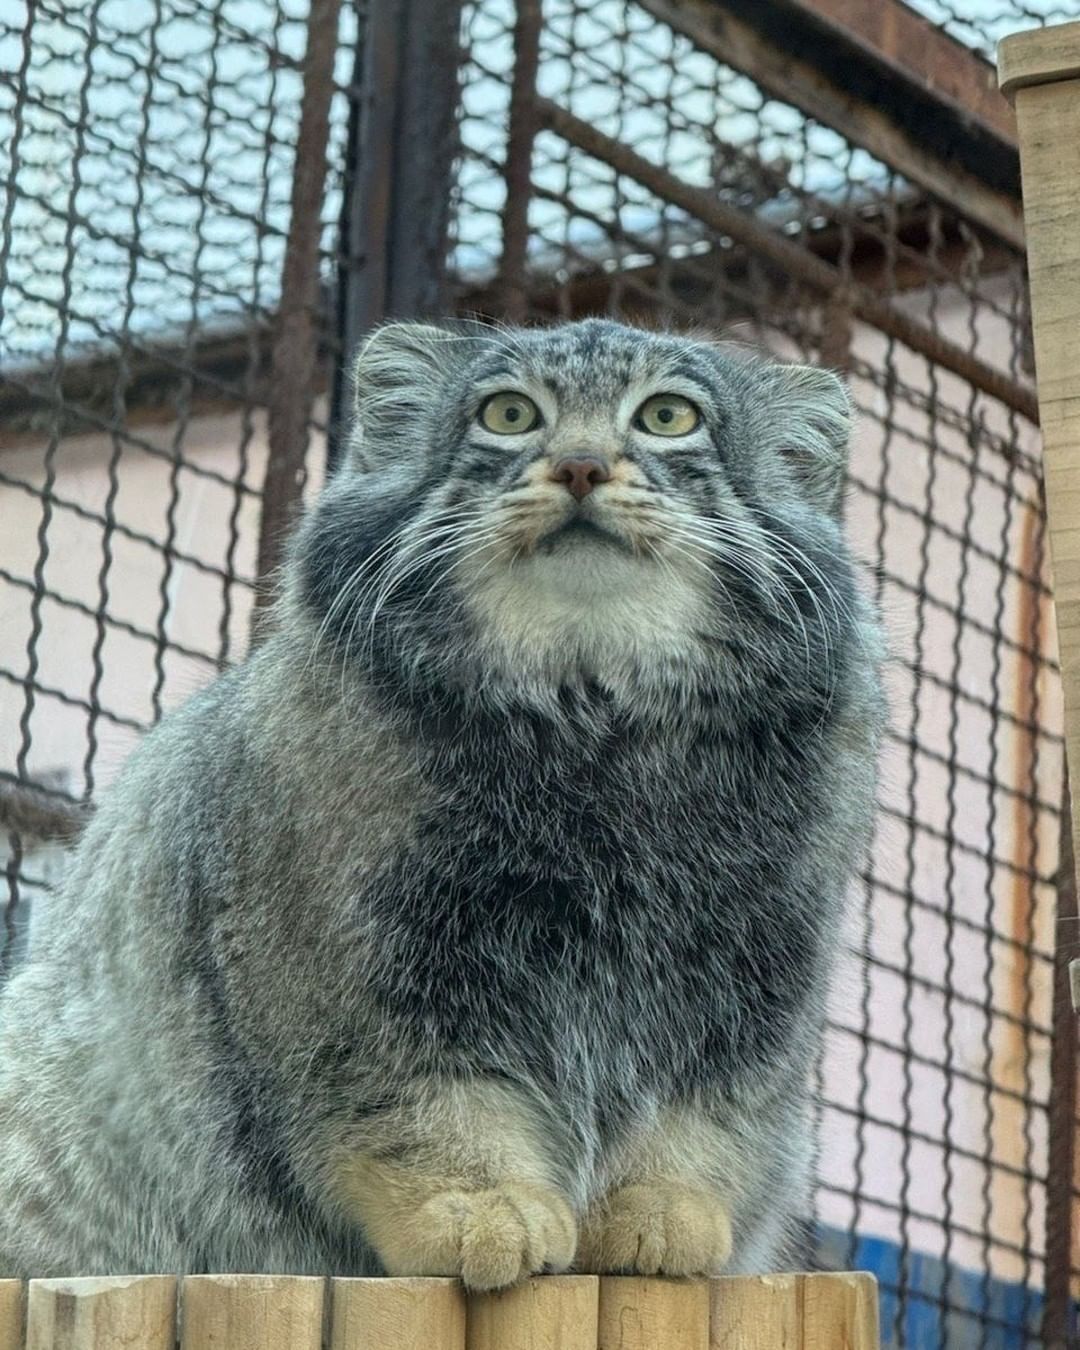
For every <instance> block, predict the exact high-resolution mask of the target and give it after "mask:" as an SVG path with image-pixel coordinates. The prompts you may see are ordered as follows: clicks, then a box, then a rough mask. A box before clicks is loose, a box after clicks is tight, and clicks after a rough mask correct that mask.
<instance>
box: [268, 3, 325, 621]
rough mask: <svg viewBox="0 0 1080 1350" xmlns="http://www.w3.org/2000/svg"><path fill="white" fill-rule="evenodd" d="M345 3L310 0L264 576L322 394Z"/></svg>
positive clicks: (287, 515)
mask: <svg viewBox="0 0 1080 1350" xmlns="http://www.w3.org/2000/svg"><path fill="white" fill-rule="evenodd" d="M340 10H341V0H311V9H310V12H309V15H308V27H307V51H306V53H305V56H304V94H303V99H302V101H301V105H300V130H299V133H298V135H297V141H296V159H295V170H294V173H293V184H292V201H291V212H290V217H289V235H288V241H287V243H286V248H285V265H284V268H283V271H282V278H281V306H280V308H279V310H278V316H277V332H276V334H275V338H274V347H273V354H272V357H271V380H270V403H269V415H268V426H269V440H270V454H269V458H268V460H267V464H266V477H265V479H264V480H263V499H262V520H261V523H260V527H259V550H258V561H257V565H256V571H255V574H256V576H257V577H258V578H259V579H260V580H263V581H265V580H266V578H268V577H269V576H270V575H271V573H272V572H273V571H274V569H275V568H276V567H277V565H278V563H279V561H280V559H281V551H282V548H283V545H284V538H285V533H286V530H287V529H288V527H289V525H290V524H291V522H292V519H293V516H294V514H295V512H296V508H297V505H298V504H299V501H300V494H301V491H302V489H303V473H304V460H305V457H306V455H307V447H308V431H309V425H310V421H311V409H312V404H313V402H314V398H315V375H316V369H315V368H316V354H317V351H318V332H317V328H316V310H317V307H318V306H317V302H318V298H319V237H320V235H321V233H322V214H321V208H322V198H323V190H324V187H325V184H326V146H327V138H328V136H329V131H330V99H331V96H332V94H333V91H334V57H335V55H336V52H337V41H338V16H339V13H340ZM271 594H272V592H271V589H270V588H269V587H267V586H263V587H261V588H260V590H259V591H258V592H257V593H256V597H257V598H256V605H257V606H259V605H263V604H265V603H267V601H268V600H269V599H270V598H271ZM256 618H257V615H256Z"/></svg>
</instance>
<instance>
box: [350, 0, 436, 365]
mask: <svg viewBox="0 0 1080 1350" xmlns="http://www.w3.org/2000/svg"><path fill="white" fill-rule="evenodd" d="M461 8H462V0H439V2H438V3H437V4H427V3H425V2H424V0H380V2H379V3H377V4H375V5H373V6H372V10H371V13H370V15H369V19H368V25H367V36H366V39H365V57H364V80H363V87H364V94H363V98H364V107H363V111H362V114H361V126H360V149H359V158H360V164H359V172H358V173H357V175H356V181H355V184H354V189H353V195H354V200H353V201H352V202H351V203H349V211H350V216H349V219H350V223H351V225H352V227H353V229H354V231H355V234H354V237H353V239H352V240H350V241H349V245H350V253H351V255H352V256H353V257H354V258H356V259H357V260H358V261H359V263H360V266H359V267H358V268H357V271H356V276H355V284H354V286H353V287H352V294H351V295H349V296H348V297H346V306H345V311H346V313H345V317H346V326H345V331H344V333H343V338H344V340H345V341H344V346H345V349H346V350H349V349H350V348H351V347H353V346H355V344H356V341H357V340H358V339H359V337H360V336H361V335H362V334H363V333H364V332H365V331H366V330H367V329H368V328H370V327H371V326H372V325H373V324H376V323H381V322H382V320H383V319H387V318H411V317H416V316H420V315H425V314H428V315H434V314H438V313H441V312H442V311H443V310H444V309H445V308H446V246H447V236H448V229H449V220H450V196H451V191H452V187H453V167H454V159H455V156H456V153H457V147H458V130H457V117H456V113H457V105H458V97H459V90H458V69H459V67H460V64H461V36H460V35H461Z"/></svg>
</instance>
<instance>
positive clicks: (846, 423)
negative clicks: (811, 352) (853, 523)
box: [766, 364, 854, 516]
mask: <svg viewBox="0 0 1080 1350" xmlns="http://www.w3.org/2000/svg"><path fill="white" fill-rule="evenodd" d="M769 369H770V381H771V384H772V397H771V398H770V400H769V404H768V407H767V410H766V411H767V415H768V417H769V426H770V429H771V432H772V434H773V437H774V441H775V444H776V447H777V449H778V451H779V453H780V455H781V456H782V457H783V458H784V459H785V460H786V461H787V463H788V464H789V465H790V466H791V468H792V469H793V470H794V472H795V475H796V478H797V479H798V481H799V483H800V484H801V486H802V488H803V490H804V492H805V493H806V496H807V498H808V499H809V500H810V501H811V502H813V504H814V505H815V506H817V507H819V508H820V509H821V510H823V511H827V512H828V513H829V514H830V515H832V516H840V515H841V514H842V511H843V503H844V476H845V474H846V473H847V466H848V449H849V446H850V443H851V429H852V422H853V413H854V410H853V408H852V404H851V398H850V396H849V395H848V391H847V389H846V387H845V386H844V383H843V381H842V380H841V379H840V377H839V376H838V375H835V374H834V373H833V372H832V371H831V370H822V369H821V368H820V367H819V366H793V365H779V364H778V365H774V366H771V367H770V368H769Z"/></svg>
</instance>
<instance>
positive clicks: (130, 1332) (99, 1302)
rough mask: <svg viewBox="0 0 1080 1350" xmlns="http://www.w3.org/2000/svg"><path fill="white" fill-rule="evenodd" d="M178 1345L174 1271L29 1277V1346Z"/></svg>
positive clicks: (144, 1349) (103, 1349)
mask: <svg viewBox="0 0 1080 1350" xmlns="http://www.w3.org/2000/svg"><path fill="white" fill-rule="evenodd" d="M175 1344H176V1280H175V1279H174V1278H173V1276H171V1275H136V1276H128V1277H124V1276H119V1277H112V1278H102V1279H97V1278H88V1279H78V1280H31V1281H30V1297H29V1301H28V1306H27V1313H26V1350H114V1348H115V1347H119V1346H139V1347H140V1350H173V1347H174V1346H175Z"/></svg>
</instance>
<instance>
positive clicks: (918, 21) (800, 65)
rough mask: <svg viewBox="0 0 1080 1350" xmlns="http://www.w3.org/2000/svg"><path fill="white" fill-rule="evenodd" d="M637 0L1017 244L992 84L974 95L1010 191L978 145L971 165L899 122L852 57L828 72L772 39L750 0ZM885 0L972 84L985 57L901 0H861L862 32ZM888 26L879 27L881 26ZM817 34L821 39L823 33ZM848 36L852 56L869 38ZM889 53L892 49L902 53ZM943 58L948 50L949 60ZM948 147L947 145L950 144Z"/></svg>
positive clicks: (1011, 153)
mask: <svg viewBox="0 0 1080 1350" xmlns="http://www.w3.org/2000/svg"><path fill="white" fill-rule="evenodd" d="M640 3H641V5H642V7H643V8H644V9H647V10H648V11H649V13H650V14H652V15H653V16H654V17H655V18H657V19H658V20H660V22H662V23H664V24H667V25H669V26H670V27H672V28H674V29H675V30H676V32H680V33H682V34H684V36H686V37H688V38H689V39H690V41H691V42H693V43H694V44H695V46H697V47H699V48H700V49H701V50H702V51H704V52H708V53H709V54H710V55H711V56H714V57H715V58H716V59H717V60H718V61H721V62H723V63H724V64H725V65H730V66H733V67H734V68H735V69H736V70H739V71H742V72H743V73H744V74H746V75H749V76H750V77H751V78H752V79H753V80H754V81H755V82H756V83H757V84H759V85H761V87H762V88H763V89H765V90H767V91H768V92H769V93H771V94H773V95H774V96H775V97H776V98H779V99H783V101H784V102H785V103H793V104H795V106H796V107H798V108H801V109H802V111H803V112H805V113H807V114H808V115H809V116H811V117H813V118H816V119H817V120H818V121H820V122H822V123H824V124H825V125H826V126H829V127H832V128H833V129H834V130H835V131H838V132H839V133H840V134H841V135H842V136H844V137H846V139H847V140H849V141H850V142H851V143H852V144H854V145H860V146H862V147H863V148H864V149H866V150H869V151H870V153H871V154H872V155H874V156H875V157H876V158H878V159H880V160H881V161H882V162H883V163H885V164H888V165H889V166H890V167H891V168H893V169H895V170H897V172H899V173H901V174H903V175H904V177H905V178H907V179H909V180H910V181H911V182H912V183H918V184H919V185H920V186H921V187H923V188H926V189H927V191H929V192H932V193H933V194H934V195H935V196H936V197H938V198H939V199H940V200H941V201H943V202H945V203H947V204H948V205H949V206H951V207H953V208H954V209H955V210H956V211H958V212H959V213H960V214H961V215H963V216H966V217H967V218H968V219H970V220H973V221H975V222H977V223H978V224H980V225H983V226H985V227H986V228H987V229H989V230H992V231H993V232H994V234H996V235H997V236H998V237H999V238H1000V239H1002V240H1004V241H1005V242H1007V243H1008V244H1009V245H1010V246H1011V247H1012V248H1015V249H1023V247H1024V221H1023V213H1022V211H1021V205H1020V191H1019V178H1018V176H1017V173H1016V166H1015V159H1016V142H1015V130H1014V128H1013V126H1012V117H1011V114H1010V113H1009V109H1008V107H1007V106H1006V104H1005V102H1004V100H1003V99H1002V98H1001V96H1000V95H999V94H998V93H997V91H996V90H994V89H993V88H992V87H989V86H987V87H986V88H985V89H983V88H982V87H981V86H978V87H979V89H980V94H981V102H982V103H987V104H989V105H990V107H991V109H992V110H993V112H994V113H995V115H996V116H995V120H994V122H993V129H994V132H995V133H997V134H1000V135H1002V136H1004V134H1005V132H1006V131H1007V132H1008V137H1009V139H1008V141H1007V142H1004V143H1003V144H1002V146H1001V147H1000V148H999V150H998V154H997V158H998V159H999V160H1003V161H1006V162H1007V163H1008V165H1009V166H1010V167H1011V169H1012V174H1013V179H1014V187H1013V190H1012V191H1007V190H1003V189H1002V187H1001V186H1000V183H999V182H997V181H995V182H989V181H987V174H986V168H987V165H988V156H987V155H986V154H985V153H984V154H981V155H979V156H978V157H977V158H976V161H975V166H974V167H973V168H969V167H966V166H965V165H963V164H961V163H958V162H957V159H956V156H955V153H949V152H946V151H945V150H942V151H940V152H939V151H938V150H937V149H936V148H935V147H934V145H933V144H932V143H931V142H930V141H928V139H927V137H926V135H925V133H924V131H923V130H922V129H920V128H916V127H913V126H906V125H904V124H903V121H902V119H901V118H900V117H899V116H898V115H897V114H896V113H895V112H894V111H893V110H892V109H891V108H890V107H888V106H887V105H886V104H885V103H883V102H882V100H881V98H880V90H879V88H877V87H876V86H875V87H874V88H872V89H870V88H863V87H861V86H860V82H859V81H857V80H854V79H853V78H852V69H851V65H850V63H844V64H843V65H842V66H841V67H840V69H839V70H838V71H836V72H835V73H833V72H830V70H829V69H828V68H827V63H823V62H822V60H821V59H820V53H816V52H815V53H813V54H812V53H810V52H808V51H806V50H805V49H804V48H802V47H800V46H799V45H798V44H793V43H792V42H791V41H790V38H789V36H788V35H787V34H786V33H785V34H784V35H783V40H779V36H778V35H777V34H775V33H774V32H772V31H771V29H770V27H769V25H768V24H765V23H763V18H764V15H765V10H764V9H755V10H754V11H753V12H752V13H750V12H748V14H747V17H746V18H742V17H740V16H739V14H738V13H736V12H734V11H733V10H732V9H731V8H730V7H729V6H727V5H723V6H721V5H718V4H715V3H713V0H640ZM774 8H776V9H778V10H783V9H785V8H792V9H795V10H797V11H802V10H808V11H809V10H813V9H815V6H813V5H799V4H795V3H793V4H791V5H788V6H784V5H774ZM890 8H892V9H896V10H904V11H907V12H906V14H905V15H904V25H905V26H908V27H913V28H914V30H915V36H918V37H920V38H921V39H924V42H923V45H924V46H926V47H927V48H928V49H929V48H933V53H934V56H933V59H934V61H935V62H936V65H935V66H934V68H933V69H934V71H935V77H934V78H936V79H938V80H939V81H940V82H941V83H942V84H943V85H945V87H946V88H948V89H954V88H955V89H956V90H958V91H970V89H971V87H972V85H973V81H974V74H973V72H977V73H980V74H981V73H983V72H982V70H981V67H983V66H985V63H984V62H982V61H980V60H979V58H978V57H976V56H975V55H974V53H972V52H969V51H968V50H967V49H966V48H963V47H960V46H959V44H958V43H955V42H954V41H953V40H952V39H951V38H949V37H947V36H946V35H945V34H943V33H942V32H940V30H939V29H937V28H935V27H934V26H933V25H932V24H929V23H927V21H926V20H925V19H923V18H921V16H919V15H917V14H916V13H915V12H914V11H911V10H908V7H907V6H906V5H903V4H897V3H895V2H893V0H888V2H887V0H882V3H881V4H880V6H873V5H870V6H868V5H866V4H865V3H861V0H860V6H859V9H860V12H861V13H864V14H866V15H868V16H870V17H868V18H867V20H866V24H865V25H864V26H865V27H866V28H867V30H868V32H872V33H873V34H875V35H877V34H878V20H879V19H880V16H881V14H882V11H884V10H887V9H890ZM874 16H876V17H874ZM893 31H894V30H892V29H886V30H885V32H886V33H888V34H891V33H893ZM844 32H845V30H844V29H843V26H842V25H841V24H839V23H838V24H837V25H836V27H835V29H834V30H833V34H832V41H833V44H834V45H838V44H839V43H840V41H841V35H842V34H843V33H844ZM880 40H881V42H882V43H884V42H885V41H886V37H885V36H884V35H881V37H880ZM821 41H822V42H824V41H825V38H824V36H822V38H821ZM851 42H852V45H853V47H854V50H855V52H856V54H857V55H859V56H862V55H863V53H864V51H866V50H868V49H870V47H871V43H870V40H869V37H867V39H866V40H865V41H864V42H861V43H860V42H857V41H856V38H855V37H854V36H853V37H852V38H851ZM939 44H940V45H939ZM873 50H874V52H876V54H877V56H878V57H879V58H880V59H882V60H884V59H886V57H887V56H888V57H891V56H893V55H894V54H895V53H894V52H893V48H892V46H891V45H890V46H888V47H874V48H873ZM896 55H897V59H899V55H902V53H900V54H896ZM947 58H951V63H950V62H949V60H947ZM867 59H868V58H867ZM987 69H989V68H988V67H987ZM946 75H952V76H953V79H952V80H947V79H946ZM976 83H977V82H976ZM991 100H992V102H991ZM970 112H971V109H970V107H968V106H966V105H965V107H964V113H965V115H968V114H970ZM953 144H954V143H953ZM952 148H953V147H952V146H950V150H952ZM1000 176H1001V175H1000V174H999V175H998V177H999V178H1000Z"/></svg>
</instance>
